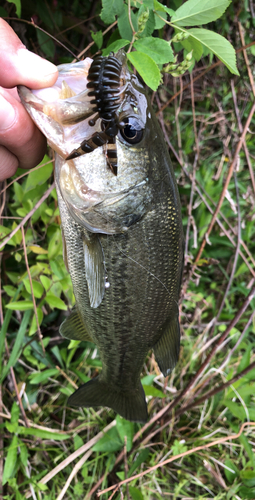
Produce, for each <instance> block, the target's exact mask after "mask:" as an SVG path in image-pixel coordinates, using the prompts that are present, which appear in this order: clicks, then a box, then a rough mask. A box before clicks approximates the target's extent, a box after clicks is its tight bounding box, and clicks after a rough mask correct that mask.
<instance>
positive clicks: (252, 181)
mask: <svg viewBox="0 0 255 500" xmlns="http://www.w3.org/2000/svg"><path fill="white" fill-rule="evenodd" d="M231 91H232V97H233V102H234V106H235V113H236V119H237V123H238V128H239V132H240V133H242V131H243V126H242V122H241V119H240V113H239V109H238V106H237V99H236V92H235V86H234V82H233V80H231ZM243 149H244V152H245V157H246V161H247V165H248V167H249V172H250V176H251V183H252V188H253V193H254V194H255V179H254V173H253V166H252V163H251V159H250V155H249V151H248V148H247V144H246V141H244V144H243Z"/></svg>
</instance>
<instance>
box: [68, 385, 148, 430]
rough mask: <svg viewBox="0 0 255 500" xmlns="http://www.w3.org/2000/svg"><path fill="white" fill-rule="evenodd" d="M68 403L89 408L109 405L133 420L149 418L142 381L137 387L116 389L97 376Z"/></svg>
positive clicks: (144, 420)
mask: <svg viewBox="0 0 255 500" xmlns="http://www.w3.org/2000/svg"><path fill="white" fill-rule="evenodd" d="M68 404H70V405H71V406H82V407H87V408H89V407H97V406H107V407H108V408H112V409H113V410H114V411H116V413H118V414H119V415H120V416H121V417H124V418H125V419H126V420H130V421H132V422H146V421H147V419H148V412H147V404H146V400H145V394H144V390H143V387H142V384H141V382H140V381H139V384H138V386H137V387H136V388H135V389H133V390H132V391H125V390H119V389H116V390H115V389H114V388H113V387H110V386H109V385H108V384H107V383H105V382H103V381H102V380H100V377H97V378H94V379H92V380H90V381H89V382H87V383H86V384H84V385H82V386H81V387H80V388H79V389H77V391H75V392H74V394H72V396H70V398H69V399H68Z"/></svg>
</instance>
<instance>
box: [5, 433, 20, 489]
mask: <svg viewBox="0 0 255 500" xmlns="http://www.w3.org/2000/svg"><path fill="white" fill-rule="evenodd" d="M17 455H18V436H13V439H12V442H11V444H10V446H9V448H8V451H7V456H6V460H5V464H4V472H3V478H2V484H3V485H4V484H5V483H7V481H8V479H9V478H11V477H12V475H13V474H14V471H15V465H16V460H17Z"/></svg>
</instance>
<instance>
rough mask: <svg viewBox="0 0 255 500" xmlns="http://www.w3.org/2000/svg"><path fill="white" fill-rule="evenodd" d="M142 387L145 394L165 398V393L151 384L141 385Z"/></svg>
mask: <svg viewBox="0 0 255 500" xmlns="http://www.w3.org/2000/svg"><path fill="white" fill-rule="evenodd" d="M143 389H144V392H145V396H153V397H154V398H165V397H166V395H165V394H164V393H163V392H162V391H160V390H159V389H157V388H156V387H153V385H143Z"/></svg>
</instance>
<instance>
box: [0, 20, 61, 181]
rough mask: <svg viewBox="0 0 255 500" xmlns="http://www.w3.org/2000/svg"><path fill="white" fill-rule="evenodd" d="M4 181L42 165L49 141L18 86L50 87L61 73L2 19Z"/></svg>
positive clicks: (0, 149) (0, 166)
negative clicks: (29, 110)
mask: <svg viewBox="0 0 255 500" xmlns="http://www.w3.org/2000/svg"><path fill="white" fill-rule="evenodd" d="M0 68H1V71H0V85H1V86H0V181H2V180H4V179H6V178H8V177H11V176H12V175H13V174H14V173H15V172H16V170H17V168H18V167H21V168H32V167H35V166H36V165H38V163H39V162H40V161H41V160H42V158H43V156H44V154H45V151H46V139H45V137H44V136H43V135H42V133H41V132H40V130H39V129H38V128H37V127H36V125H35V124H34V122H33V121H32V120H31V118H30V116H29V115H28V113H27V112H26V110H25V108H24V107H23V105H22V104H21V102H20V99H19V96H18V93H17V89H16V88H14V87H16V86H17V85H25V86H26V87H29V88H32V89H40V88H44V87H50V86H51V85H53V84H54V83H55V81H56V80H57V76H58V70H57V68H56V66H54V64H52V63H50V62H48V61H46V60H45V59H42V58H41V57H39V56H37V55H36V54H34V53H33V52H30V51H28V50H27V49H26V48H25V46H24V45H23V44H22V42H21V41H20V39H19V38H18V37H17V35H16V34H15V33H14V31H13V30H12V28H11V27H10V26H9V25H8V24H7V23H6V22H5V21H4V20H3V19H0Z"/></svg>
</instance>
